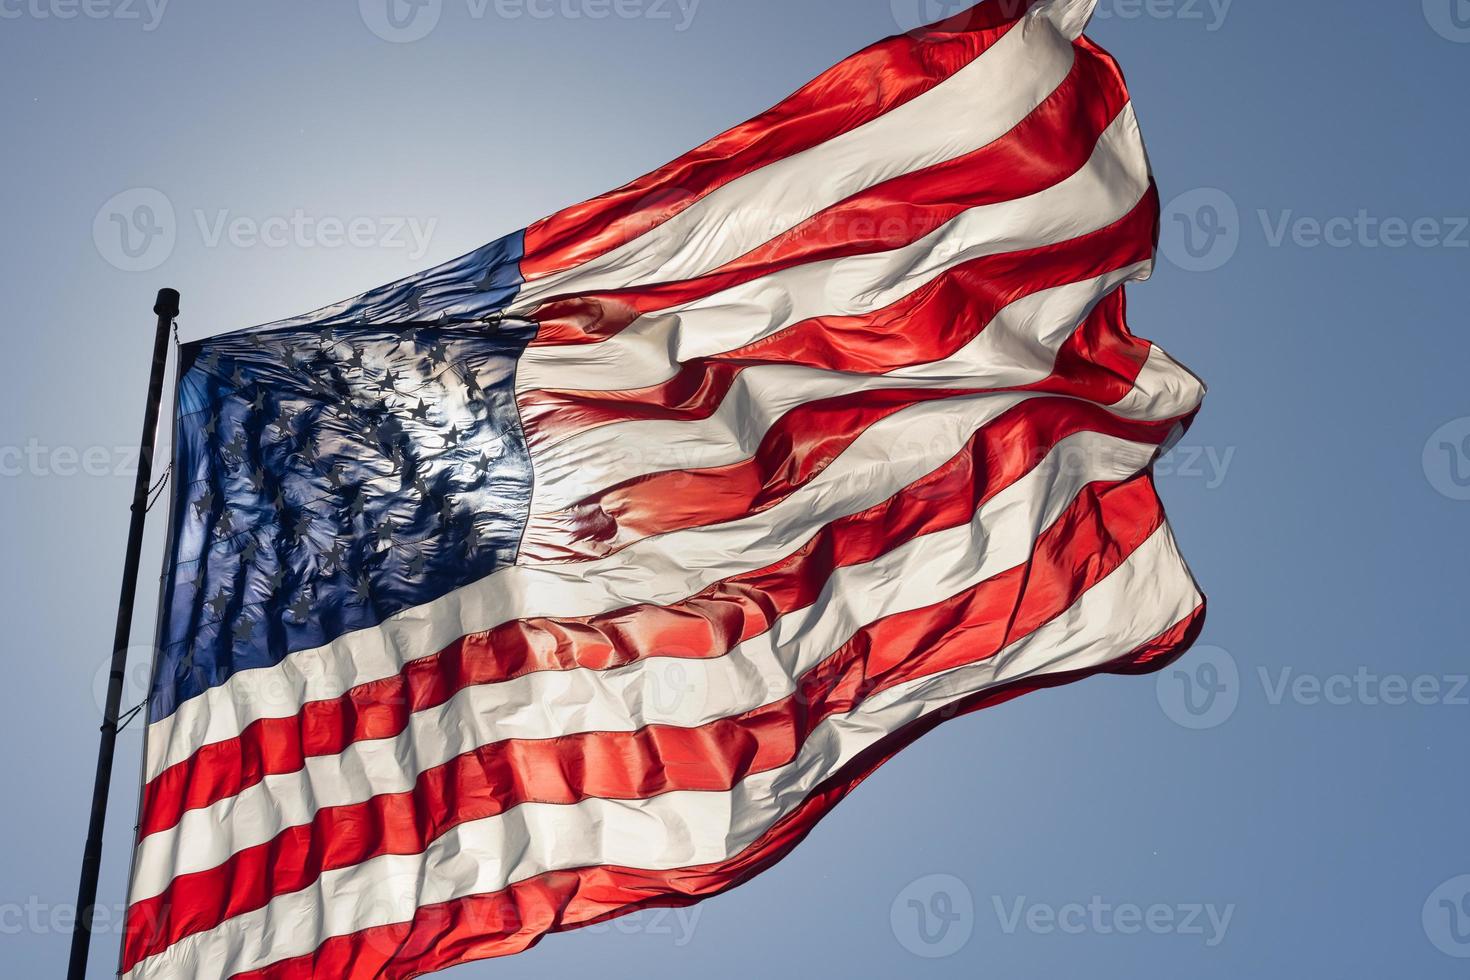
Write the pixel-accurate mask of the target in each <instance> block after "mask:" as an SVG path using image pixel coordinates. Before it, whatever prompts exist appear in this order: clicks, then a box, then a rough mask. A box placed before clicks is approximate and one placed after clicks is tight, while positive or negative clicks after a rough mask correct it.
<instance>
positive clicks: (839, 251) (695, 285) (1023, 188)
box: [533, 40, 1128, 346]
mask: <svg viewBox="0 0 1470 980" xmlns="http://www.w3.org/2000/svg"><path fill="white" fill-rule="evenodd" d="M1127 103H1128V90H1127V88H1126V86H1125V85H1124V83H1123V79H1122V76H1121V74H1120V73H1119V71H1118V68H1117V64H1116V63H1115V62H1114V61H1113V60H1112V58H1111V57H1109V56H1108V55H1107V54H1106V53H1105V52H1103V51H1102V50H1101V49H1099V48H1097V47H1096V46H1094V45H1092V44H1091V43H1090V42H1087V41H1085V40H1084V41H1081V42H1079V44H1078V50H1077V58H1076V61H1075V62H1074V64H1073V66H1072V69H1071V71H1070V73H1069V74H1068V76H1067V78H1066V80H1065V81H1063V83H1062V84H1061V85H1060V86H1059V87H1058V88H1057V90H1056V91H1055V92H1053V93H1052V94H1051V95H1050V96H1049V97H1048V98H1047V99H1046V100H1045V101H1044V102H1042V103H1041V105H1040V106H1038V107H1037V108H1036V109H1035V110H1034V111H1033V112H1032V114H1031V115H1030V116H1028V117H1027V118H1026V119H1025V120H1023V121H1022V122H1021V123H1020V124H1018V125H1017V126H1016V127H1015V128H1014V129H1012V130H1011V131H1010V132H1009V133H1007V134H1006V135H1005V136H1004V137H1002V138H1001V139H998V140H996V141H995V142H993V143H991V144H989V145H988V146H985V147H983V148H981V149H979V150H976V151H974V152H973V153H969V154H966V155H964V156H961V157H957V158H955V159H953V160H948V161H945V162H943V163H940V164H937V165H935V166H933V167H929V168H926V169H923V170H919V171H915V172H913V173H909V174H905V175H902V176H900V177H897V178H894V179H893V180H890V181H886V182H884V183H881V184H878V185H876V186H874V187H871V188H868V189H867V190H865V191H863V192H861V193H859V194H856V195H853V196H852V197H850V198H848V199H847V200H845V201H843V202H841V203H839V204H837V205H834V206H833V207H831V208H828V209H826V210H825V211H822V212H820V213H819V214H817V215H814V216H813V217H812V218H810V219H808V220H806V221H804V222H802V223H801V224H799V225H797V226H796V227H795V228H792V229H790V230H788V231H785V232H783V233H781V234H779V235H777V236H776V237H775V238H774V239H772V240H771V241H770V242H768V243H766V244H765V245H763V246H761V247H760V248H757V249H755V250H754V251H752V252H750V253H748V254H746V255H744V256H742V257H740V258H738V259H736V260H734V261H733V262H730V263H728V264H726V265H725V266H723V267H721V268H720V269H717V270H715V271H713V272H711V273H709V274H707V275H704V276H699V277H697V278H694V279H688V280H681V281H678V282H670V283H661V284H655V285H651V286H638V287H633V288H630V289H627V290H612V291H605V292H601V293H597V294H582V295H577V296H573V297H564V298H561V299H557V300H554V301H553V302H551V303H548V304H545V305H544V306H542V307H541V308H540V309H538V310H537V311H536V312H535V313H534V314H533V316H534V317H535V318H536V319H537V320H538V321H540V322H541V324H542V328H541V330H540V332H539V333H538V335H537V338H536V345H537V346H548V345H551V344H568V343H589V342H594V341H597V340H601V339H606V338H607V337H608V336H611V335H612V334H615V333H617V332H619V331H620V330H622V329H624V328H625V327H627V325H628V324H629V323H630V322H631V321H632V320H633V319H634V318H636V317H637V316H639V315H641V314H645V313H649V312H651V311H654V310H663V309H669V308H671V307H674V306H678V305H680V304H683V303H688V302H692V301H694V300H698V299H702V298H704V297H706V296H710V295H713V294H715V293H718V292H720V291H722V290H726V289H730V288H732V287H734V286H738V285H740V284H742V283H746V282H750V281H752V280H754V279H759V278H762V277H765V276H769V275H772V274H773V273H776V272H779V271H780V270H782V269H787V268H790V267H793V266H797V265H802V264H806V263H811V262H819V261H825V260H829V259H836V258H843V257H846V256H850V255H856V254H861V253H865V252H882V251H889V250H892V249H897V248H901V247H903V246H905V245H908V244H910V243H912V242H916V241H918V240H919V239H921V238H923V237H924V236H925V235H928V234H929V233H931V232H933V231H934V230H936V229H937V228H940V227H941V226H943V225H945V224H947V223H948V222H950V221H951V220H953V219H954V218H955V217H957V216H958V215H960V214H961V213H963V212H965V211H967V210H970V209H971V208H976V207H983V206H985V205H991V204H997V203H1002V202H1005V201H1012V200H1017V199H1019V198H1023V197H1027V196H1029V195H1032V194H1036V193H1039V192H1041V191H1043V190H1045V189H1047V188H1048V187H1052V186H1054V185H1056V184H1058V183H1060V182H1061V181H1063V180H1065V179H1066V178H1068V177H1070V176H1072V175H1073V174H1075V173H1076V172H1077V171H1079V170H1080V169H1081V168H1082V167H1083V165H1085V164H1086V163H1087V161H1088V160H1089V159H1090V158H1091V156H1092V154H1093V151H1094V148H1095V147H1096V145H1097V141H1098V139H1099V138H1100V137H1101V136H1102V134H1103V132H1104V131H1105V130H1106V129H1107V128H1108V126H1109V125H1110V124H1111V123H1112V122H1113V121H1114V120H1115V119H1116V118H1117V116H1118V114H1119V113H1120V112H1122V110H1123V108H1124V106H1125V105H1127ZM589 309H595V310H599V311H602V313H603V315H601V316H597V317H592V318H587V317H578V316H575V315H570V314H571V313H572V312H573V311H577V310H589Z"/></svg>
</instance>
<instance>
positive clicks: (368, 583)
mask: <svg viewBox="0 0 1470 980" xmlns="http://www.w3.org/2000/svg"><path fill="white" fill-rule="evenodd" d="M1092 8H1093V2H1092V0H1031V2H1026V0H990V2H986V3H982V4H981V5H980V6H978V7H976V8H974V9H973V10H970V11H968V12H966V13H963V14H960V15H958V16H956V17H953V18H951V19H949V20H947V21H944V22H942V23H940V24H936V25H933V26H931V27H927V28H923V29H919V30H915V31H912V32H910V33H907V34H903V35H900V36H897V37H894V38H891V39H889V40H886V41H883V42H880V43H878V44H876V45H873V46H872V47H870V48H868V49H866V50H864V51H862V52H861V53H859V54H857V55H855V56H853V57H851V58H849V59H847V60H846V61H844V62H842V63H840V64H839V65H837V66H836V67H834V68H832V69H831V70H830V71H828V72H826V73H825V74H823V75H821V76H820V77H819V78H818V79H816V80H815V81H813V82H812V83H811V84H809V85H807V86H806V87H804V88H803V89H801V90H800V91H798V92H797V93H796V94H794V95H793V96H791V97H790V98H789V99H787V100H786V101H784V102H782V103H781V104H780V105H778V106H776V107H775V108H773V109H771V110H770V111H768V112H766V113H764V114H762V115H760V116H758V117H757V118H755V119H754V120H752V121H750V122H747V123H745V124H743V125H740V126H737V127H736V128H734V129H732V130H730V131H728V132H726V133H724V134H723V135H720V136H717V137H715V138H714V139H712V140H711V141H710V142H708V143H706V144H705V145H703V146H701V147H700V148H698V149H696V150H694V151H692V152H691V153H689V154H687V155H685V156H683V157H681V158H679V159H678V160H676V161H675V162H673V163H671V164H669V165H668V166H666V167H664V168H662V169H660V170H658V171H656V172H654V173H652V174H650V175H648V176H646V177H643V178H641V179H639V180H636V181H634V182H633V183H631V184H628V185H627V186H625V187H623V188H621V189H619V190H616V191H613V192H612V193H609V194H607V195H604V196H603V197H599V198H597V199H595V200H592V201H588V202H586V203H584V204H579V205H576V206H574V207H570V208H568V209H566V210H564V211H562V212H560V213H558V214H556V215H554V216H552V217H550V218H548V219H546V220H544V221H541V222H539V223H537V224H535V225H533V226H531V227H530V228H527V229H525V230H524V231H521V232H517V233H515V234H513V235H510V236H508V237H506V238H503V239H500V240H498V241H496V242H493V243H491V244H489V245H487V246H485V247H484V248H481V249H479V250H478V251H476V252H473V253H471V254H470V255H467V256H464V257H463V258H460V259H458V260H456V261H453V262H450V263H448V264H446V265H443V266H440V267H438V268H435V269H432V270H430V271H428V272H425V273H422V274H420V275H417V276H413V277H411V278H409V279H406V280H403V281H401V282H397V283H393V284H391V285H388V286H385V287H382V288H380V289H376V290H373V291H372V292H369V293H366V294H364V295H362V296H360V297H357V298H356V299H353V300H350V301H347V302H344V303H341V304H338V305H336V306H333V307H329V308H327V309H324V310H320V311H318V312H316V313H314V314H311V315H308V316H305V317H301V318H298V319H295V320H290V321H285V322H282V323H277V324H272V325H270V326H268V327H264V328H260V329H256V330H250V331H244V332H239V333H232V334H228V335H224V336H219V337H214V338H211V339H208V340H203V341H200V342H197V343H191V344H188V345H185V347H184V348H183V351H182V364H181V371H180V378H179V384H178V405H177V410H176V422H175V446H176V448H175V459H174V464H173V465H174V474H175V476H176V480H175V489H174V491H173V492H172V507H171V511H172V514H171V525H170V538H169V543H168V556H167V569H166V576H165V583H164V585H165V588H164V597H163V602H162V610H161V616H160V625H159V652H158V655H157V658H156V663H155V669H154V680H153V685H152V690H151V695H150V703H149V715H148V717H149V726H148V735H147V747H146V751H145V763H144V765H145V774H144V776H145V779H144V782H145V785H144V791H143V802H142V806H141V812H140V821H139V832H138V842H137V848H136V853H135V857H134V866H133V872H132V878H131V884H130V896H129V905H130V909H129V913H128V919H127V927H126V938H125V943H124V947H125V948H124V952H123V963H122V970H123V973H124V974H125V976H126V977H127V978H129V980H161V978H190V980H217V978H225V977H234V978H271V980H286V978H306V977H332V978H343V977H346V978H368V977H411V976H417V975H419V974H422V973H425V972H430V971H434V970H437V969H442V968H445V967H448V966H451V965H454V964H457V963H463V962H467V961H470V960H475V959H480V958H484V957H491V956H499V955H504V954H508V953H514V952H517V951H519V950H523V949H525V948H526V947H528V946H530V945H532V944H533V943H535V942H537V941H538V940H539V939H541V938H542V937H543V936H545V935H546V934H547V933H551V932H555V931H559V930H566V929H572V928H576V927H578V926H583V925H587V924H589V923H593V922H597V921H600V920H603V919H606V918H608V917H611V916H616V915H619V914H623V913H627V912H631V911H634V910H638V909H642V908H647V907H652V906H671V905H684V904H688V903H692V902H695V901H698V900H699V899H701V898H704V897H707V896H710V895H714V894H716V893H718V892H721V891H723V890H725V889H728V888H730V887H732V886H734V885H736V884H739V883H741V882H743V881H745V880H747V879H749V878H751V877H752V876H754V875H756V874H758V873H760V872H761V871H762V870H764V869H765V868H768V867H770V866H771V865H772V864H773V863H774V862H776V861H777V860H779V859H780V858H781V857H782V856H784V855H785V854H787V853H788V852H789V851H790V850H791V849H792V848H793V847H795V846H796V844H797V843H798V842H799V841H800V840H801V839H802V838H803V837H804V836H805V835H806V834H807V833H809V832H811V831H812V830H813V828H814V827H815V825H816V824H817V822H818V821H819V820H820V819H821V817H822V816H823V815H824V814H825V813H827V812H828V811H829V810H830V809H831V808H832V807H833V806H835V805H836V804H837V803H838V801H839V800H841V799H842V798H843V797H844V796H846V795H847V794H848V793H849V792H851V791H852V790H853V789H854V787H856V786H857V785H858V783H859V782H861V781H862V780H863V779H864V777H866V776H867V775H868V774H869V773H871V772H872V771H873V770H874V769H875V768H876V767H877V766H879V765H880V764H882V763H883V762H884V761H886V760H887V759H889V758H890V757H891V756H893V755H894V754H895V753H896V752H897V751H899V750H900V749H901V748H902V747H903V746H905V745H906V744H908V743H909V742H911V741H913V740H914V739H915V738H917V737H919V736H920V735H921V734H923V733H924V732H926V731H927V730H929V729H930V728H932V727H933V726H934V725H936V724H938V723H939V722H941V721H943V720H945V719H949V718H953V717H955V716H956V715H958V714H961V713H963V712H967V711H971V710H974V709H977V708H981V707H985V706H988V705H993V704H996V703H998V702H1001V701H1004V700H1006V699H1008V698H1011V697H1014V696H1016V695H1018V694H1022V693H1025V692H1027V691H1031V690H1034V689H1037V688H1043V687H1048V686H1051V685H1056V684H1061V683H1065V682H1069V681H1072V680H1076V679H1079V678H1083V677H1086V676H1088V675H1091V674H1095V673H1099V672H1118V673H1133V672H1142V671H1145V670H1150V669H1157V668H1159V667H1161V666H1163V665H1164V664H1166V663H1168V662H1169V661H1170V660H1171V659H1172V658H1174V657H1176V656H1178V655H1179V654H1180V653H1181V652H1182V651H1183V650H1184V649H1185V648H1186V647H1187V646H1188V645H1189V643H1190V642H1191V641H1192V640H1193V638H1194V637H1195V635H1196V634H1197V633H1198V630H1199V628H1200V626H1201V623H1202V619H1203V610H1204V600H1203V598H1202V596H1201V594H1200V592H1199V591H1198V589H1197V588H1196V585H1195V583H1194V581H1193V579H1192V577H1191V576H1190V574H1189V571H1188V569H1187V568H1186V566H1185V564H1184V562H1183V561H1182V559H1181V558H1180V556H1179V554H1178V552H1177V551H1176V548H1175V543H1174V540H1173V538H1172V536H1171V534H1170V531H1169V529H1168V527H1167V524H1166V522H1165V519H1164V513H1163V510H1162V508H1161V505H1160V502H1159V499H1158V497H1157V495H1156V492H1155V487H1154V484H1153V479H1152V474H1151V469H1152V465H1153V463H1154V461H1155V460H1156V459H1157V457H1158V456H1159V455H1160V453H1161V452H1163V451H1164V450H1165V449H1166V448H1167V447H1168V446H1169V445H1170V444H1171V442H1172V440H1174V439H1176V438H1177V437H1178V435H1179V434H1180V433H1181V432H1182V431H1183V430H1184V428H1185V427H1186V426H1187V425H1188V424H1189V422H1190V420H1191V419H1192V417H1193V416H1194V413H1195V412H1196V411H1197V409H1198V407H1199V404H1200V401H1201V398H1202V395H1203V387H1202V385H1201V384H1200V383H1199V381H1198V380H1196V378H1195V377H1194V376H1193V375H1192V374H1190V373H1189V372H1188V371H1187V370H1185V369H1184V368H1182V367H1181V366H1180V365H1178V364H1177V363H1176V362H1175V361H1173V360H1171V359H1170V358H1169V357H1168V355H1166V354H1165V353H1164V352H1163V351H1161V350H1160V349H1159V348H1157V347H1155V346H1153V345H1152V344H1149V343H1148V342H1146V341H1143V340H1139V339H1137V338H1135V337H1134V336H1133V335H1132V334H1130V333H1129V331H1128V329H1127V327H1126V325H1125V322H1124V294H1123V285H1124V283H1126V282H1128V281H1130V280H1140V279H1144V278H1146V277H1147V276H1148V274H1149V272H1150V270H1151V267H1152V260H1153V251H1154V243H1155V231H1156V225H1157V221H1158V214H1159V208H1158V200H1157V193H1156V190H1155V187H1154V184H1153V180H1152V177H1151V174H1150V171H1149V167H1148V162H1147V159H1146V156H1145V152H1144V148H1143V143H1142V141H1141V139H1140V136H1139V132H1138V127H1137V123H1136V120H1135V117H1134V111H1133V108H1132V105H1131V104H1130V101H1129V96H1128V93H1127V90H1126V88H1125V86H1124V83H1123V79H1122V76H1121V75H1120V73H1119V70H1118V68H1117V66H1116V64H1115V63H1114V62H1113V60H1112V59H1111V58H1110V57H1109V56H1108V55H1107V54H1106V53H1105V52H1103V51H1102V50H1100V49H1099V48H1098V47H1097V46H1096V45H1094V44H1092V43H1091V42H1090V41H1089V40H1087V39H1086V38H1085V37H1083V36H1082V30H1083V28H1084V26H1085V25H1086V23H1087V21H1088V18H1089V17H1090V15H1091V13H1092Z"/></svg>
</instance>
